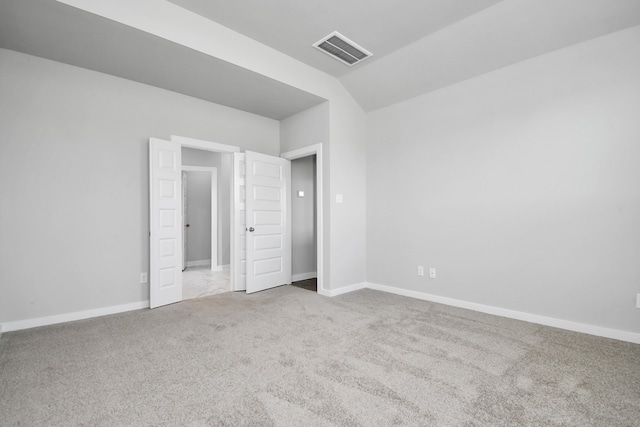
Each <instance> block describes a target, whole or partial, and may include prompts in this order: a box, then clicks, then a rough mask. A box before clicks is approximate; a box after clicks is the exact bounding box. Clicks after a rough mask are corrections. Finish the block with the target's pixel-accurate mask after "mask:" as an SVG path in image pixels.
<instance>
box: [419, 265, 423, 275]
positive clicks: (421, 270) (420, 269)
mask: <svg viewBox="0 0 640 427" xmlns="http://www.w3.org/2000/svg"><path fill="white" fill-rule="evenodd" d="M418 276H424V267H423V266H421V265H419V266H418Z"/></svg>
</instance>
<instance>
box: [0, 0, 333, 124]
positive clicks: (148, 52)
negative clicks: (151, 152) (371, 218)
mask: <svg viewBox="0 0 640 427" xmlns="http://www.w3.org/2000/svg"><path fill="white" fill-rule="evenodd" d="M0 48H5V49H10V50H14V51H17V52H22V53H26V54H29V55H34V56H39V57H41V58H46V59H51V60H53V61H58V62H63V63H66V64H70V65H74V66H78V67H82V68H87V69H90V70H94V71H99V72H103V73H106V74H110V75H113V76H117V77H121V78H125V79H128V80H133V81H137V82H140V83H144V84H148V85H151V86H155V87H159V88H162V89H166V90H170V91H173V92H177V93H182V94H185V95H189V96H193V97H195V98H200V99H203V100H206V101H210V102H215V103H217V104H221V105H226V106H228V107H232V108H237V109H239V110H243V111H247V112H250V113H254V114H258V115H261V116H264V117H269V118H272V119H276V120H281V119H284V118H286V117H288V116H290V115H292V114H295V113H297V112H299V111H302V110H305V109H307V108H310V107H312V106H314V105H317V104H319V103H321V102H324V101H325V99H323V98H320V97H318V96H316V95H313V94H310V93H307V92H304V91H302V90H299V89H297V88H294V87H291V86H288V85H286V84H283V83H281V82H278V81H276V80H273V79H270V78H268V77H265V76H263V75H260V74H257V73H254V72H252V71H249V70H246V69H244V68H241V67H238V66H235V65H233V64H229V63H227V62H225V61H221V60H219V59H217V58H213V57H211V56H209V55H205V54H203V53H200V52H197V51H195V50H192V49H188V48H185V47H184V46H181V45H178V44H176V43H172V42H170V41H167V40H165V39H162V38H159V37H156V36H153V35H151V34H148V33H146V32H143V31H139V30H136V29H134V28H131V27H128V26H126V25H122V24H118V23H116V22H114V21H111V20H108V19H104V18H101V17H99V16H96V15H94V14H91V13H87V12H84V11H81V10H79V9H76V8H73V7H69V6H67V5H64V4H61V3H58V2H57V1H55V0H0Z"/></svg>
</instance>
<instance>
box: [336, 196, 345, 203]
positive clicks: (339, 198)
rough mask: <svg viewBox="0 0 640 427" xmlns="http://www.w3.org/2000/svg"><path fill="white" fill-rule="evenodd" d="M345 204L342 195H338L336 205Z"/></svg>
mask: <svg viewBox="0 0 640 427" xmlns="http://www.w3.org/2000/svg"><path fill="white" fill-rule="evenodd" d="M343 202H344V197H343V196H342V194H336V203H343Z"/></svg>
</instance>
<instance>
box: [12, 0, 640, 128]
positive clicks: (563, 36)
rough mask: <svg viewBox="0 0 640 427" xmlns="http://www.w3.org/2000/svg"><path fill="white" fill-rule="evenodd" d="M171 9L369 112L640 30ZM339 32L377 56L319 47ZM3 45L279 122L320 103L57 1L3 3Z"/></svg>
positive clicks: (632, 8) (455, 8)
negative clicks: (262, 50)
mask: <svg viewBox="0 0 640 427" xmlns="http://www.w3.org/2000/svg"><path fill="white" fill-rule="evenodd" d="M105 1H107V0H105ZM169 1H171V2H172V3H175V4H176V5H178V6H181V7H184V8H187V9H189V10H191V11H193V12H195V13H198V14H200V15H202V16H204V17H206V18H208V19H212V20H214V21H216V22H217V23H219V24H222V25H224V26H226V27H228V28H231V29H233V30H235V31H237V32H239V33H242V34H244V35H246V36H248V37H251V38H253V39H255V40H257V41H259V42H261V43H263V44H265V45H268V46H270V47H272V48H274V49H277V50H279V51H281V52H283V53H285V54H287V55H289V56H291V57H293V58H295V59H298V60H299V61H302V62H304V63H307V64H308V65H310V66H312V67H315V68H317V69H320V70H322V71H324V72H326V73H329V74H331V75H334V76H335V77H337V78H339V79H340V81H341V82H342V83H343V85H344V86H345V87H346V88H347V90H348V91H349V92H350V93H351V94H352V95H353V96H354V98H355V99H356V101H357V102H358V103H359V104H360V105H361V106H362V107H363V109H364V110H365V111H372V110H375V109H378V108H383V107H385V106H388V105H391V104H394V103H396V102H399V101H402V100H405V99H408V98H412V97H415V96H418V95H421V94H424V93H427V92H430V91H433V90H436V89H439V88H442V87H445V86H448V85H451V84H455V83H456V82H460V81H462V80H465V79H469V78H472V77H475V76H478V75H481V74H483V73H486V72H489V71H492V70H495V69H498V68H501V67H505V66H508V65H510V64H514V63H517V62H520V61H523V60H526V59H529V58H532V57H535V56H538V55H541V54H544V53H548V52H551V51H554V50H557V49H561V48H563V47H566V46H570V45H572V44H575V43H580V42H582V41H585V40H588V39H591V38H594V37H598V36H601V35H604V34H608V33H611V32H614V31H619V30H622V29H624V28H627V27H631V26H634V25H640V0H401V1H398V0H396V1H390V0H350V1H345V0H342V1H336V0H323V1H318V0H315V1H312V0H304V1H303V0H299V1H294V0H234V1H229V0H169ZM336 30H337V31H339V32H340V33H342V34H343V35H345V36H346V37H348V38H350V39H352V40H353V41H354V42H356V43H358V44H360V45H361V46H362V47H364V48H365V49H367V50H369V51H371V52H373V54H374V56H373V57H372V58H370V59H367V60H366V61H363V62H362V63H360V64H358V65H355V66H353V67H347V66H346V65H343V64H342V63H340V62H338V61H336V60H334V59H332V58H331V57H329V56H327V55H325V54H323V53H322V52H320V51H318V50H316V49H314V48H313V47H312V44H313V43H314V42H316V41H317V40H319V39H320V38H321V37H323V36H325V35H327V34H329V33H330V32H332V31H336ZM0 47H4V48H8V49H12V50H17V51H21V52H25V53H29V54H32V55H36V56H41V57H45V58H49V59H53V60H56V61H61V62H65V63H69V64H72V65H77V66H81V67H85V68H89V69H93V70H97V71H102V72H105V73H109V74H112V75H116V76H119V77H124V78H128V79H131V80H135V81H139V82H142V83H146V84H151V85H154V86H158V87H161V88H164V89H168V90H173V91H175V92H179V93H184V94H187V95H190V96H195V97H198V98H202V99H206V100H209V101H212V102H216V103H219V104H223V105H228V106H231V107H234V108H239V109H242V110H245V111H249V112H252V113H256V114H260V115H263V116H266V117H271V118H275V119H282V118H284V117H287V116H288V115H290V114H293V113H295V112H297V111H301V110H303V109H306V108H308V107H310V106H312V105H316V104H318V103H320V102H322V101H323V99H321V98H318V97H316V96H314V95H311V94H308V93H306V92H303V91H300V90H298V89H296V88H293V87H290V86H287V85H284V84H282V83H280V82H277V81H274V80H271V79H268V78H266V77H264V76H260V75H258V74H255V73H252V72H250V71H247V70H244V69H241V68H238V67H236V66H233V65H231V64H228V63H226V62H224V61H220V60H218V59H216V58H212V57H210V56H207V55H204V54H201V53H198V52H195V51H192V50H190V49H187V48H185V47H183V46H179V45H176V44H173V43H171V42H168V41H166V40H162V39H159V38H157V37H154V36H151V35H149V34H147V33H144V32H142V31H138V30H135V29H132V28H130V27H127V26H124V25H120V24H116V23H114V22H112V21H109V20H106V19H102V18H99V17H97V16H94V15H92V14H89V13H86V12H82V11H79V10H77V9H74V8H71V7H67V6H65V5H62V4H59V3H57V2H56V1H54V0H28V1H25V0H0ZM167 58H172V59H175V60H174V61H171V60H169V61H167ZM175 64H183V65H182V66H181V67H178V66H177V65H175ZM213 76H215V77H213Z"/></svg>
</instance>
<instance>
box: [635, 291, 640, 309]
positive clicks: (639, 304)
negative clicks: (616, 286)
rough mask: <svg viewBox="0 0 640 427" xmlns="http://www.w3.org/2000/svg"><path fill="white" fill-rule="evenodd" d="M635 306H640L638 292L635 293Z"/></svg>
mask: <svg viewBox="0 0 640 427" xmlns="http://www.w3.org/2000/svg"><path fill="white" fill-rule="evenodd" d="M636 308H640V294H636Z"/></svg>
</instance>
